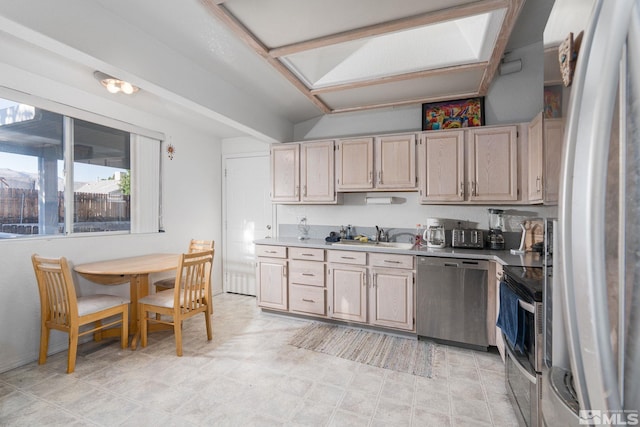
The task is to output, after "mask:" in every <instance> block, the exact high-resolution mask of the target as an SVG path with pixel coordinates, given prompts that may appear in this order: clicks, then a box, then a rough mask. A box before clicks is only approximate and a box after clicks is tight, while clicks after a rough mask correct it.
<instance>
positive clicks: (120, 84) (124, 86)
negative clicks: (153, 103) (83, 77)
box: [93, 71, 140, 95]
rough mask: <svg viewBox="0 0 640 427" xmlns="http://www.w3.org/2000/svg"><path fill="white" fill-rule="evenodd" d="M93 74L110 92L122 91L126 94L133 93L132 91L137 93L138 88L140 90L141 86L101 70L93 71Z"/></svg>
mask: <svg viewBox="0 0 640 427" xmlns="http://www.w3.org/2000/svg"><path fill="white" fill-rule="evenodd" d="M93 75H94V76H95V78H96V79H98V80H99V81H100V83H101V84H102V86H104V87H105V88H106V89H107V90H108V91H109V92H110V93H118V92H122V93H124V94H125V95H131V94H132V93H136V92H137V91H138V90H140V88H138V87H137V86H134V85H132V84H131V83H129V82H126V81H124V80H120V79H117V78H115V77H112V76H110V75H108V74H105V73H103V72H101V71H96V72H94V73H93Z"/></svg>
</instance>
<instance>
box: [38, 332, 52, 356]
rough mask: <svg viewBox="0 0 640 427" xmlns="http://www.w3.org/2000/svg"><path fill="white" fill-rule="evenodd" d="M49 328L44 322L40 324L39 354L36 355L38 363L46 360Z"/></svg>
mask: <svg viewBox="0 0 640 427" xmlns="http://www.w3.org/2000/svg"><path fill="white" fill-rule="evenodd" d="M50 332H51V330H50V329H49V328H47V326H46V325H45V324H42V325H41V326H40V354H39V356H38V365H43V364H45V363H46V362H47V351H48V350H49V335H50Z"/></svg>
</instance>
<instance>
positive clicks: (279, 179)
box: [271, 144, 300, 202]
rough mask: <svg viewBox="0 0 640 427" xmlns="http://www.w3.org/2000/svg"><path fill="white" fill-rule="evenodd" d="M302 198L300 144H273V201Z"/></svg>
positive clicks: (294, 200) (289, 200)
mask: <svg viewBox="0 0 640 427" xmlns="http://www.w3.org/2000/svg"><path fill="white" fill-rule="evenodd" d="M299 200H300V144H274V145H272V146H271V201H273V202H297V201H299Z"/></svg>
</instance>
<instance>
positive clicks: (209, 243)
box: [189, 239, 215, 253]
mask: <svg viewBox="0 0 640 427" xmlns="http://www.w3.org/2000/svg"><path fill="white" fill-rule="evenodd" d="M214 244H215V242H214V241H213V240H196V239H191V242H189V253H191V252H202V251H207V250H209V249H213V246H214Z"/></svg>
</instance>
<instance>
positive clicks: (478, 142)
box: [467, 126, 518, 202]
mask: <svg viewBox="0 0 640 427" xmlns="http://www.w3.org/2000/svg"><path fill="white" fill-rule="evenodd" d="M517 150H518V131H517V126H496V127H487V128H474V129H469V130H468V134H467V179H468V182H467V185H468V187H467V193H468V200H469V201H472V202H502V201H516V200H518V151H517Z"/></svg>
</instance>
